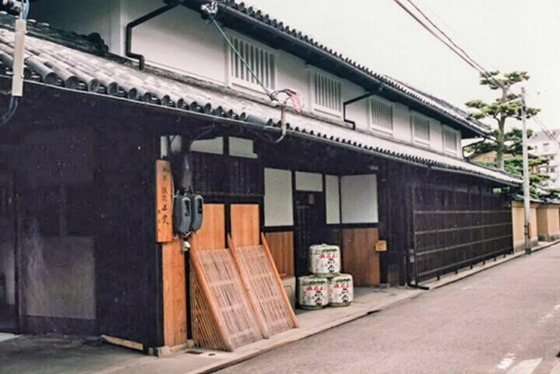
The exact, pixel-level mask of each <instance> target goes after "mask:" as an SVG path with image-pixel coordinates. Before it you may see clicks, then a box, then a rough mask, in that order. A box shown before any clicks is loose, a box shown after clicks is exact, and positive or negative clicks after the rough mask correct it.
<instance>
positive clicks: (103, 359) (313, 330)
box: [0, 241, 560, 374]
mask: <svg viewBox="0 0 560 374" xmlns="http://www.w3.org/2000/svg"><path fill="white" fill-rule="evenodd" d="M557 243H560V241H557V242H554V243H539V244H542V245H540V246H539V247H537V248H535V249H534V250H535V251H538V250H541V249H544V248H547V247H550V246H552V245H554V244H557ZM523 255H524V252H517V253H515V254H513V255H507V256H506V257H499V258H497V259H496V261H494V260H490V261H487V262H486V263H485V264H480V265H476V266H474V267H473V269H465V270H462V271H460V272H459V273H458V274H451V275H447V276H445V277H442V278H441V279H440V280H438V281H434V282H430V283H427V284H424V285H426V286H428V287H430V288H431V289H434V288H439V287H443V286H445V285H447V284H450V283H453V282H456V281H458V280H461V279H464V278H466V277H469V276H471V275H473V274H476V273H479V272H481V271H484V270H487V269H489V268H492V267H494V266H497V265H500V264H502V263H504V262H507V261H511V260H513V259H515V258H518V257H520V256H523ZM426 292H429V291H425V290H419V289H413V288H387V289H380V288H357V289H356V290H355V300H354V302H353V303H352V305H350V306H349V307H344V308H326V309H323V310H317V311H306V312H298V320H299V323H300V327H299V328H298V329H292V330H290V331H286V332H284V333H282V334H278V335H275V336H273V337H272V338H271V339H266V340H261V341H259V342H256V343H253V344H250V345H247V346H244V347H241V348H238V349H237V350H236V351H235V352H216V351H208V350H202V349H198V348H192V349H187V350H186V351H183V352H178V353H176V354H173V355H171V356H168V357H163V358H157V357H150V356H144V355H141V354H139V353H136V352H134V351H130V350H126V349H123V348H118V347H113V346H110V345H106V344H105V345H103V346H100V347H90V346H84V345H83V344H81V343H78V342H77V341H76V340H75V339H72V338H68V337H60V338H58V339H59V341H57V343H56V344H53V343H52V341H50V342H49V338H48V337H47V338H45V337H20V338H17V339H13V340H11V341H8V342H5V343H2V344H0V362H2V365H0V374H2V373H4V372H6V373H8V372H9V373H17V372H19V373H24V372H25V373H52V374H55V373H56V374H75V373H81V374H129V373H135V374H143V373H146V374H148V373H150V374H158V373H162V374H163V373H165V374H198V373H208V372H212V371H216V370H218V369H222V368H225V367H228V366H231V365H234V364H236V363H239V362H241V361H245V360H248V359H250V358H253V357H255V356H258V355H260V354H262V353H265V352H268V351H271V350H274V349H276V348H279V347H282V346H284V345H287V344H290V343H292V342H295V341H298V340H301V339H304V338H306V337H308V336H311V335H315V334H318V333H320V332H322V331H325V330H328V329H330V328H333V327H336V326H339V325H342V324H344V323H347V322H350V321H353V320H356V319H358V318H360V317H363V316H365V315H367V314H370V313H374V312H377V311H381V310H384V309H387V308H390V307H392V306H394V305H397V304H399V303H401V302H404V301H406V300H409V299H412V298H415V297H419V296H421V295H422V294H424V293H426ZM21 339H24V340H21ZM45 339H46V340H45ZM51 339H52V337H51ZM25 341H27V342H28V344H27V345H30V344H31V346H33V347H35V346H36V347H41V348H40V351H41V352H48V354H45V355H42V356H41V355H39V356H37V354H36V351H35V350H27V352H25V349H24V347H25V344H23V343H24V342H25ZM41 342H43V344H42V345H41ZM18 345H19V346H21V347H22V348H21V349H19V350H17V352H18V354H16V355H13V352H12V354H10V352H9V349H8V347H10V346H12V347H14V346H18ZM57 346H58V347H63V349H57ZM3 356H4V358H3V359H1V358H2V357H3ZM37 357H39V358H41V359H40V360H36V358H37ZM29 358H31V359H29ZM5 363H7V365H6V364H5ZM30 363H31V364H30ZM32 368H35V369H34V370H35V371H33V370H32ZM78 368H79V370H77V369H78ZM4 369H5V370H8V369H9V371H3V370H4ZM46 369H48V370H46Z"/></svg>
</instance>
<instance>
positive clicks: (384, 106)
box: [371, 98, 393, 132]
mask: <svg viewBox="0 0 560 374" xmlns="http://www.w3.org/2000/svg"><path fill="white" fill-rule="evenodd" d="M371 124H372V126H373V127H374V128H378V129H381V130H385V131H388V132H392V131H393V106H392V105H391V104H390V103H386V102H384V101H381V100H379V99H376V98H372V99H371Z"/></svg>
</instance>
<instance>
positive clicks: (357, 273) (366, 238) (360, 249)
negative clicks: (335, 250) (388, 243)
mask: <svg viewBox="0 0 560 374" xmlns="http://www.w3.org/2000/svg"><path fill="white" fill-rule="evenodd" d="M378 240H379V231H378V229H376V228H365V229H344V230H342V241H343V255H342V257H343V271H344V272H345V273H349V274H352V276H353V277H354V285H356V286H374V285H376V284H379V282H380V267H379V254H378V253H377V252H376V251H375V243H377V241H378Z"/></svg>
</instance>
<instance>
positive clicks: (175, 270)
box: [162, 238, 187, 347]
mask: <svg viewBox="0 0 560 374" xmlns="http://www.w3.org/2000/svg"><path fill="white" fill-rule="evenodd" d="M162 264H163V270H162V276H163V339H164V344H165V345H166V346H169V347H173V346H176V345H180V344H183V343H186V342H187V303H186V297H187V293H186V283H185V255H184V254H183V253H182V251H181V239H179V238H176V239H174V240H173V241H172V242H169V243H164V244H162Z"/></svg>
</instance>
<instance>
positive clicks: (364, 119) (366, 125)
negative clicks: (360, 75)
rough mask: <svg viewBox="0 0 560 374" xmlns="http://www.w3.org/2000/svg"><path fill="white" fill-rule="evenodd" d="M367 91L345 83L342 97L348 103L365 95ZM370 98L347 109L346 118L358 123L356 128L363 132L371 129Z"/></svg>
mask: <svg viewBox="0 0 560 374" xmlns="http://www.w3.org/2000/svg"><path fill="white" fill-rule="evenodd" d="M365 93H366V91H365V90H364V89H363V88H362V87H360V86H357V85H355V84H353V83H351V82H348V81H343V83H342V96H343V100H344V101H347V100H350V99H353V98H355V97H358V96H361V95H363V94H365ZM368 102H369V98H366V99H363V100H360V101H358V102H355V103H354V104H350V105H348V106H347V107H346V118H347V119H349V120H351V121H354V122H356V128H359V129H362V130H369V129H370V117H369V112H368V111H369V104H368Z"/></svg>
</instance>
